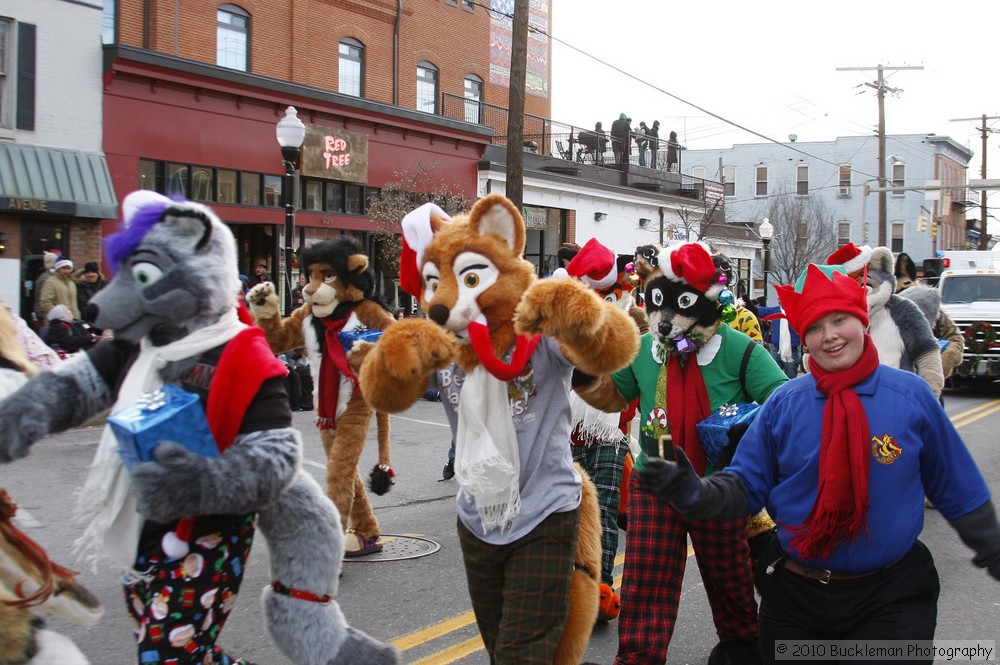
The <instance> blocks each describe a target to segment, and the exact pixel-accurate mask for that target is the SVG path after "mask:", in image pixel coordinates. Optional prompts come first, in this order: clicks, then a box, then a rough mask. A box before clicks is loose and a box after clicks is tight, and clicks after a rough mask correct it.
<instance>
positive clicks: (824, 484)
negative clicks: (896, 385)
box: [789, 333, 878, 560]
mask: <svg viewBox="0 0 1000 665" xmlns="http://www.w3.org/2000/svg"><path fill="white" fill-rule="evenodd" d="M876 369H878V351H876V349H875V345H874V344H873V343H872V339H871V337H869V336H868V334H867V333H866V334H865V340H864V350H863V351H862V353H861V357H860V358H859V359H858V361H857V362H856V363H854V365H853V366H851V367H849V368H848V369H845V370H842V371H840V372H827V371H826V370H824V369H823V368H822V367H820V366H819V363H817V362H815V361H814V359H813V358H812V357H810V358H809V371H810V373H812V375H813V376H815V377H816V387H817V388H818V389H819V391H820V392H821V393H823V394H824V395H826V405H825V406H824V407H823V438H822V440H821V442H820V448H819V488H818V491H817V493H816V502H815V503H814V504H813V507H812V510H811V511H810V513H809V516H808V517H806V520H805V522H803V523H802V524H800V525H798V526H795V527H792V528H791V530H790V532H791V534H792V539H791V542H790V543H789V544H790V545H791V546H792V548H794V549H795V550H796V552H797V553H798V556H799V557H801V558H803V559H812V560H820V559H826V558H828V557H829V556H830V555H831V554H833V550H834V548H835V547H836V546H837V545H838V544H839V543H841V542H845V541H846V542H848V543H852V542H854V541H855V540H857V538H858V536H859V535H860V534H861V533H862V532H863V531H867V524H868V466H869V454H870V453H869V452H868V442H869V440H870V438H871V436H870V431H869V429H868V417H867V415H866V414H865V409H864V407H863V406H862V405H861V400H860V399H859V398H858V394H857V393H856V392H854V389H853V387H854V386H855V385H857V384H858V383H860V382H861V381H864V380H865V379H866V378H868V377H869V376H871V374H872V372H874V371H875V370H876Z"/></svg>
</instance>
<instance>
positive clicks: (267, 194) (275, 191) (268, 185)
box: [264, 173, 282, 208]
mask: <svg viewBox="0 0 1000 665" xmlns="http://www.w3.org/2000/svg"><path fill="white" fill-rule="evenodd" d="M281 203H282V201H281V176H280V175H268V174H266V173H265V174H264V205H265V206H267V207H268V208H280V207H281Z"/></svg>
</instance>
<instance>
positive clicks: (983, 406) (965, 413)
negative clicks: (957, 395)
mask: <svg viewBox="0 0 1000 665" xmlns="http://www.w3.org/2000/svg"><path fill="white" fill-rule="evenodd" d="M997 404H1000V399H994V400H990V401H989V402H986V403H985V404H980V405H979V406H977V407H975V408H973V409H969V410H968V411H963V412H962V413H956V414H955V415H953V416H950V418H951V421H952V422H955V421H958V420H961V419H962V418H966V417H968V416H971V415H972V414H974V413H978V412H979V411H982V410H983V409H989V408H990V407H992V406H994V405H997ZM990 413H993V411H990Z"/></svg>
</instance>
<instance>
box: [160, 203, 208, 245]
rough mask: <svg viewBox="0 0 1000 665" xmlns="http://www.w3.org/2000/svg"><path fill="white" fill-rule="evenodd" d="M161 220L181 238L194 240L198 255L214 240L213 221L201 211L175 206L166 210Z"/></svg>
mask: <svg viewBox="0 0 1000 665" xmlns="http://www.w3.org/2000/svg"><path fill="white" fill-rule="evenodd" d="M161 219H162V220H163V221H162V222H160V223H161V224H165V225H167V226H168V227H170V228H171V230H172V231H173V232H174V233H176V234H177V235H178V236H179V237H182V238H186V239H190V240H193V241H194V251H195V252H196V253H197V252H200V251H201V250H202V249H204V248H205V247H207V246H208V243H209V242H211V240H212V220H211V219H209V217H208V215H206V214H205V213H204V212H202V211H201V210H198V209H194V208H188V207H186V206H182V205H177V204H174V205H170V206H167V207H166V209H164V211H163V215H162V217H161Z"/></svg>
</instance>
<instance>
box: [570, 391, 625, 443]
mask: <svg viewBox="0 0 1000 665" xmlns="http://www.w3.org/2000/svg"><path fill="white" fill-rule="evenodd" d="M569 404H570V407H571V408H572V409H573V420H572V423H573V430H572V431H573V433H574V434H576V436H577V437H578V438H579V439H580V440H581V441H582V442H583V443H584V444H586V445H591V444H594V443H604V442H607V441H618V440H621V438H622V432H621V430H620V429H618V421H619V419H620V417H621V413H607V412H606V411H601V410H600V409H595V408H594V407H592V406H590V405H589V404H587V403H586V402H584V401H583V398H581V397H580V396H579V395H577V394H576V393H575V392H572V391H571V392H570V394H569Z"/></svg>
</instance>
